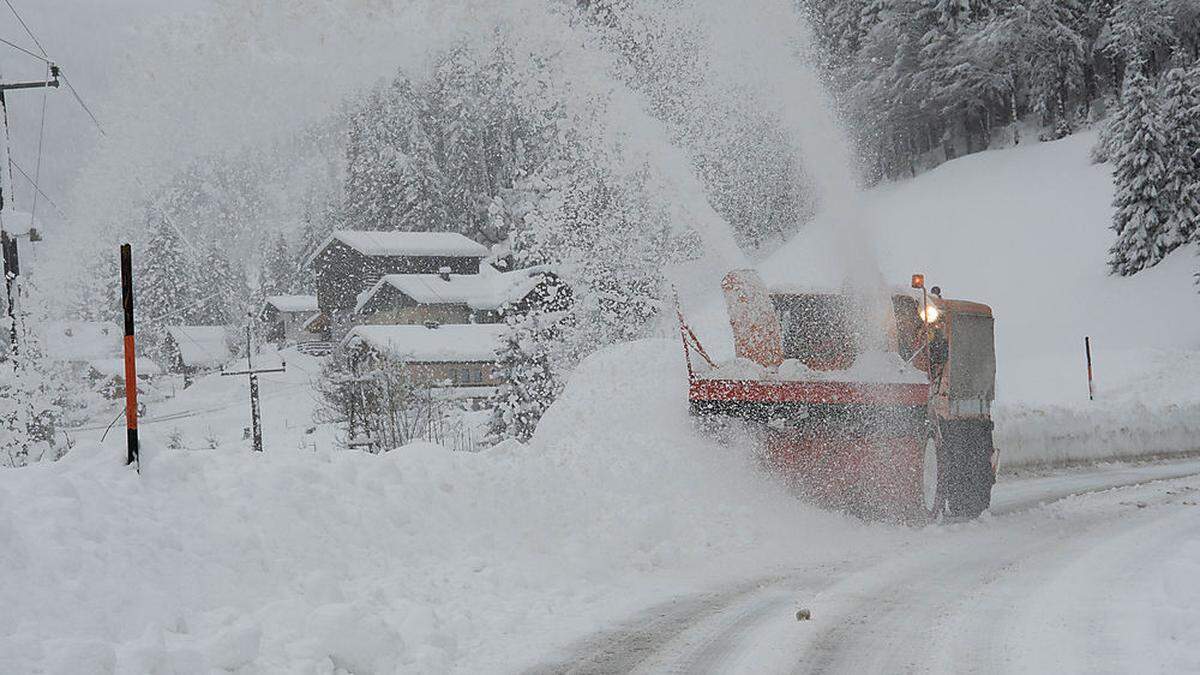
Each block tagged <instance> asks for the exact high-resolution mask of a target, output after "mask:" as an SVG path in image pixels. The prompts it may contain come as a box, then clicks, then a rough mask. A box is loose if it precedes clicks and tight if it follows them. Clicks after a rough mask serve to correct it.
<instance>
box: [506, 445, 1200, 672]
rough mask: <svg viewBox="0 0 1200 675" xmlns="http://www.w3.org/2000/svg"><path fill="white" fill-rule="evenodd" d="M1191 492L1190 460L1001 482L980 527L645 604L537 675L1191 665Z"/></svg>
mask: <svg viewBox="0 0 1200 675" xmlns="http://www.w3.org/2000/svg"><path fill="white" fill-rule="evenodd" d="M1197 502H1200V460H1188V461H1184V462H1173V463H1165V464H1147V465H1141V466H1107V467H1097V468H1094V469H1090V470H1087V471H1071V472H1065V473H1057V474H1053V475H1045V476H1035V477H1018V478H1012V479H1008V480H1005V481H1002V482H1001V483H1000V484H998V485H997V486H996V490H995V498H994V507H993V512H992V514H991V515H990V516H985V518H984V519H982V520H981V521H979V522H975V523H968V524H960V525H944V526H936V527H929V528H925V529H923V530H919V531H914V533H913V536H912V537H911V538H909V539H907V540H905V542H904V543H903V544H902V545H901V546H899V547H898V548H897V549H896V550H892V551H889V552H888V553H887V554H885V555H879V556H875V557H873V558H869V559H859V560H846V561H842V562H841V563H838V564H833V565H824V566H819V567H815V568H814V567H810V568H800V569H794V570H787V571H784V572H783V573H777V574H774V575H772V576H767V577H763V578H760V579H753V580H748V581H747V582H746V583H744V584H742V585H739V586H733V587H728V588H725V589H720V590H716V591H713V592H711V593H707V594H701V595H695V596H691V597H685V598H680V599H677V600H674V601H671V602H668V603H665V604H662V605H658V606H655V607H651V608H648V609H646V610H645V611H643V612H642V613H641V614H639V615H638V616H635V617H632V618H630V619H629V620H627V621H626V622H625V623H623V624H621V625H618V626H616V627H614V628H612V629H610V630H607V631H603V632H600V633H598V634H596V635H594V636H591V637H589V638H586V639H585V640H583V641H581V642H579V643H577V644H575V645H573V646H571V647H569V648H568V649H567V650H566V651H565V652H564V655H563V656H562V657H561V658H558V659H555V660H551V661H549V662H547V663H545V664H543V665H541V666H539V667H536V668H533V669H532V670H531V671H530V672H533V673H561V672H567V673H617V672H646V673H650V672H655V673H658V672H679V673H694V672H757V673H763V672H775V673H862V672H944V673H950V672H956V673H957V672H1030V671H1038V672H1061V671H1067V672H1083V671H1087V672H1129V671H1133V670H1136V671H1139V672H1157V671H1169V672H1179V671H1184V670H1196V669H1197V668H1200V661H1197V659H1198V658H1200V657H1198V656H1197V651H1196V647H1195V645H1196V638H1197V637H1200V633H1198V632H1197V629H1196V628H1194V627H1193V626H1194V625H1195V624H1196V619H1197V614H1196V613H1195V612H1196V610H1194V609H1192V608H1193V607H1195V600H1196V599H1197V595H1200V590H1198V589H1200V582H1197V581H1194V579H1195V578H1196V573H1197V571H1200V508H1198V507H1197ZM1189 560H1190V563H1189V562H1188V561H1189ZM801 607H803V608H807V609H809V610H811V612H812V620H811V621H803V622H799V621H797V620H796V611H797V609H799V608H801Z"/></svg>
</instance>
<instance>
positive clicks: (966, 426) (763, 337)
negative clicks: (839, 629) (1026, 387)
mask: <svg viewBox="0 0 1200 675" xmlns="http://www.w3.org/2000/svg"><path fill="white" fill-rule="evenodd" d="M722 288H723V290H724V292H725V303H726V309H727V311H728V314H729V323H730V327H731V328H732V329H733V335H734V348H735V350H734V351H735V355H736V356H735V358H734V359H733V360H732V361H728V362H725V363H717V362H715V361H713V359H711V358H710V357H709V355H708V353H707V352H706V351H705V349H704V347H703V346H702V345H701V344H700V340H699V339H698V338H697V337H696V335H695V333H694V332H693V331H692V329H691V328H690V327H689V326H688V324H687V322H686V321H685V320H684V317H683V314H682V311H680V312H679V325H680V333H681V335H682V338H683V346H684V357H685V360H686V362H687V368H688V383H689V384H688V398H689V400H690V404H691V412H692V414H693V415H696V416H701V417H703V418H705V419H706V420H709V421H716V420H722V419H726V418H733V419H737V420H741V421H743V422H744V423H746V424H748V425H749V426H750V427H751V428H752V429H753V431H754V435H755V437H757V438H759V439H761V442H762V448H763V456H764V458H765V461H766V462H767V464H768V465H769V466H770V468H771V469H772V470H773V471H774V472H775V473H777V475H779V476H781V477H782V478H784V479H785V480H786V481H787V482H788V483H789V484H790V485H791V486H793V487H794V488H795V489H796V490H797V491H798V492H799V493H800V494H801V495H803V496H804V497H806V498H808V499H810V500H812V501H814V502H816V503H818V504H820V505H822V506H826V507H830V508H835V509H840V510H844V511H846V512H849V513H853V514H855V515H858V516H861V517H864V518H871V519H886V520H897V521H904V522H920V521H924V520H926V519H928V518H929V517H931V516H934V517H936V516H939V515H946V516H950V517H956V518H974V517H976V516H978V515H979V514H980V513H982V512H983V511H984V510H986V509H987V507H988V504H989V502H990V499H991V488H992V484H993V482H994V480H995V466H996V460H995V458H996V451H995V449H994V448H993V446H992V421H991V403H992V400H993V398H994V392H995V371H996V360H995V350H994V345H993V330H992V312H991V309H990V308H989V307H987V306H986V305H982V304H979V303H974V302H966V301H961V300H946V299H943V298H942V297H941V294H940V291H939V290H938V289H937V288H936V287H934V288H933V289H932V295H933V296H934V297H932V298H931V297H929V295H928V294H927V293H926V291H925V288H924V277H923V276H922V275H914V277H913V289H914V290H913V291H909V290H907V289H904V290H900V291H896V292H893V293H891V294H890V297H887V298H885V299H883V300H880V299H878V298H870V297H866V296H858V295H854V294H848V293H841V292H814V291H812V290H805V289H797V288H783V287H780V288H773V289H768V288H767V287H766V286H765V285H764V284H763V282H762V280H761V279H760V278H759V276H758V274H757V273H755V272H754V271H752V270H735V271H733V272H730V273H729V274H728V275H726V277H725V279H724V281H723V282H722ZM918 290H919V291H920V294H919V295H918V294H917V292H916V291H918ZM693 354H695V355H696V356H698V357H699V359H698V362H695V363H694V362H693Z"/></svg>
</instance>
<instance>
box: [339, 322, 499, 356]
mask: <svg viewBox="0 0 1200 675" xmlns="http://www.w3.org/2000/svg"><path fill="white" fill-rule="evenodd" d="M503 331H504V325H503V324H494V323H484V324H480V323H471V324H447V325H442V326H438V327H437V328H427V327H425V326H357V327H355V328H354V329H353V330H351V331H350V333H349V334H348V335H346V338H345V340H343V341H342V344H343V345H346V346H351V347H352V346H356V345H360V344H363V345H366V346H368V347H370V348H372V349H374V350H376V351H378V352H380V353H383V354H387V355H389V356H392V357H395V358H396V359H398V360H401V361H407V362H411V363H450V362H470V361H476V362H479V361H484V362H491V361H495V360H496V350H497V349H498V348H499V346H500V336H501V335H502V333H503Z"/></svg>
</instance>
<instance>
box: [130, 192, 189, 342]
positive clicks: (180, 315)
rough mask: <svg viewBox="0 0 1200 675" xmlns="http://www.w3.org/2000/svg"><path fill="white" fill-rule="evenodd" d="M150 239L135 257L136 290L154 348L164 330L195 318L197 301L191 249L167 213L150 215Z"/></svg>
mask: <svg viewBox="0 0 1200 675" xmlns="http://www.w3.org/2000/svg"><path fill="white" fill-rule="evenodd" d="M149 219H150V222H149V228H150V238H149V241H147V242H146V246H145V248H144V249H143V251H141V253H140V255H139V256H138V257H137V258H136V259H135V261H134V264H135V266H136V272H135V274H134V290H135V292H136V293H137V304H136V307H137V311H138V319H139V322H140V323H141V324H142V326H143V327H144V329H143V330H142V331H141V332H142V334H143V335H145V336H146V337H147V342H148V343H149V346H151V347H152V348H154V347H157V345H158V343H159V341H160V340H161V339H162V336H163V329H165V328H166V327H167V326H170V325H175V324H186V323H191V322H193V321H194V319H195V311H196V301H197V300H198V299H199V298H197V297H196V295H195V294H194V290H195V287H194V285H193V283H192V282H193V280H194V278H193V277H192V269H193V266H194V263H193V256H192V255H191V251H190V250H189V249H188V248H187V247H186V246H187V245H186V244H185V243H184V240H183V238H182V237H181V236H180V234H179V232H178V231H177V230H176V228H175V227H174V226H173V225H172V224H171V222H170V220H169V219H168V217H167V216H166V215H165V214H163V213H155V212H151V213H150V215H149Z"/></svg>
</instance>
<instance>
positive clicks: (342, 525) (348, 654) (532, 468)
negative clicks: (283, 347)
mask: <svg viewBox="0 0 1200 675" xmlns="http://www.w3.org/2000/svg"><path fill="white" fill-rule="evenodd" d="M289 368H291V366H290V365H289ZM296 372H299V370H298V369H297V371H296ZM684 378H685V375H684V373H683V370H682V367H681V364H680V356H679V349H678V345H677V344H675V343H674V342H673V341H667V340H661V341H647V342H640V343H634V344H631V345H622V346H621V347H620V348H618V349H609V350H605V351H603V352H601V353H599V354H596V355H594V356H593V357H591V358H590V359H588V360H587V361H585V362H584V363H583V365H582V366H581V367H580V368H579V370H578V372H577V373H576V375H575V377H574V378H573V380H572V382H571V384H570V386H569V387H568V389H567V391H566V392H565V394H564V396H563V397H562V399H561V400H560V401H558V402H557V403H556V404H555V405H554V407H553V408H552V409H551V410H550V412H549V413H548V414H547V415H546V417H545V419H544V420H543V423H542V425H541V427H540V428H539V430H538V433H537V435H536V437H535V438H534V440H533V442H532V443H530V444H529V445H527V446H522V445H520V444H516V443H510V444H505V445H501V446H498V447H496V448H494V449H492V450H490V451H487V452H483V453H479V454H472V453H451V452H447V451H446V450H445V449H443V448H440V447H436V446H427V445H412V446H407V447H404V448H400V449H398V450H396V451H393V452H390V453H387V454H384V455H379V456H375V455H368V454H363V453H359V452H337V451H333V452H331V451H329V450H328V449H327V448H328V447H329V446H328V445H327V444H320V445H321V446H322V447H321V448H320V449H318V450H316V451H313V450H311V449H310V450H298V449H294V447H293V446H292V441H291V440H290V439H287V438H286V437H283V436H280V435H278V432H275V433H276V435H275V436H272V431H271V430H270V429H268V434H267V440H268V449H267V450H268V451H267V452H264V453H262V454H254V453H250V452H248V451H247V447H248V446H247V442H246V441H243V440H240V439H239V438H238V437H237V435H236V434H229V433H228V430H226V431H224V432H223V433H224V434H225V435H223V436H221V437H222V438H224V439H227V440H224V441H222V442H221V444H220V446H219V447H218V448H217V449H215V450H191V451H188V450H166V449H164V444H165V442H166V440H167V439H166V436H167V435H168V433H169V432H170V431H171V430H172V429H173V428H174V427H175V426H180V425H182V426H184V427H185V428H187V429H189V430H190V428H191V427H188V426H187V425H189V424H190V425H196V426H199V425H205V424H208V423H209V421H207V420H205V419H204V418H196V419H191V420H189V419H172V420H168V421H164V422H160V423H158V424H149V425H148V426H147V428H146V429H145V431H144V435H145V436H146V437H147V438H146V449H145V451H144V453H145V460H144V462H143V465H142V474H141V476H140V477H139V476H138V475H137V474H135V473H134V472H133V471H132V470H130V469H127V468H125V467H122V466H120V459H121V457H122V456H123V451H122V449H121V445H122V442H123V439H120V438H117V437H119V436H120V434H114V435H110V437H109V442H108V443H106V444H105V445H103V446H100V445H90V446H80V447H77V448H76V449H75V450H74V451H73V452H72V453H70V454H69V455H68V456H67V457H66V458H65V459H64V460H62V461H60V462H56V463H47V464H43V465H37V466H32V467H28V468H26V469H22V470H19V471H16V470H14V471H4V472H0V569H3V570H4V575H2V576H0V607H3V608H4V611H3V612H0V672H35V671H38V670H39V669H46V670H47V671H49V672H72V673H81V672H109V671H112V670H114V669H115V671H116V672H122V673H142V672H207V671H208V670H210V669H221V668H226V669H237V668H239V667H248V668H249V670H251V671H272V672H325V673H328V672H332V671H333V669H334V668H343V669H345V670H348V671H352V672H360V673H361V672H395V671H397V670H400V671H404V672H439V671H444V670H447V669H454V670H459V671H462V672H479V671H481V670H489V671H494V670H497V669H505V666H507V667H508V668H511V667H515V666H519V665H521V664H522V663H524V662H526V661H528V660H531V659H536V658H538V655H539V654H540V650H542V649H544V648H545V646H546V645H550V644H554V643H555V642H561V641H562V640H563V639H565V638H564V636H565V637H570V636H573V635H577V634H583V633H586V632H588V631H590V630H591V629H593V628H594V627H595V626H596V625H599V624H600V623H602V622H604V621H607V620H611V619H613V618H614V617H617V616H620V615H621V614H623V613H625V612H629V611H633V610H634V609H637V608H639V607H641V606H643V605H644V604H646V603H647V602H648V599H650V600H656V599H658V598H661V597H663V596H666V595H670V594H671V593H677V592H684V591H688V590H695V589H696V588H702V587H704V586H705V585H707V584H712V583H715V582H718V581H720V580H722V579H733V578H738V577H739V576H740V577H742V578H744V577H747V576H753V575H761V574H769V573H770V572H771V569H772V567H773V566H779V565H781V564H784V563H795V562H798V561H820V560H822V559H830V558H833V557H837V556H844V555H851V554H852V553H853V552H854V551H855V550H856V549H857V550H868V549H870V550H874V548H875V547H877V546H880V545H883V543H884V542H886V541H887V539H888V537H889V534H888V533H889V532H894V531H893V530H889V529H888V528H884V527H882V526H866V525H862V524H859V523H856V522H854V521H851V520H848V519H846V518H843V517H841V516H838V515H834V514H828V513H823V512H818V511H815V510H813V509H810V508H808V507H805V506H803V505H801V504H799V503H798V502H797V501H796V500H795V499H793V498H791V497H790V496H788V495H786V494H784V493H783V492H782V491H781V490H780V489H779V488H778V487H777V486H775V485H774V484H773V483H772V482H771V481H769V480H766V479H765V477H763V476H761V475H759V473H758V471H757V469H756V468H755V466H756V465H755V463H754V461H753V458H752V457H751V456H750V454H749V453H748V452H747V451H746V450H745V449H743V448H738V447H720V446H718V445H717V444H716V443H714V442H712V441H708V440H705V439H703V438H702V437H700V436H698V435H697V434H695V433H694V432H693V431H692V429H691V425H690V421H689V419H688V417H687V412H686V403H685V400H684V398H683V397H682V396H681V395H680V393H681V392H682V391H683V390H684V387H685V380H684ZM229 381H240V378H236V379H235V378H220V377H219V376H211V377H209V378H206V379H205V380H203V381H201V382H199V383H197V384H196V385H195V387H198V388H201V389H195V390H194V391H193V390H191V389H190V390H189V391H188V392H186V393H185V394H184V396H183V397H181V398H187V399H190V400H191V402H192V403H193V404H199V403H200V402H201V401H202V399H203V398H204V397H205V396H206V395H207V396H213V397H220V398H222V399H225V400H224V401H217V402H230V401H229V395H228V394H229V392H225V391H218V388H219V387H224V386H226V385H224V384H223V383H224V382H229ZM205 386H209V387H213V389H212V390H211V391H208V392H207V394H206V393H205V390H204V389H202V388H203V387H205ZM242 386H243V387H244V382H243V383H242ZM288 386H290V385H288V384H286V383H282V382H281V383H273V384H272V383H264V385H263V390H264V396H266V397H268V400H274V401H275V405H274V411H275V412H274V415H273V416H275V417H278V416H279V411H281V410H283V409H284V408H286V407H290V406H295V407H296V408H302V407H303V406H305V405H308V403H307V402H306V398H307V397H308V396H309V395H310V394H309V392H308V391H305V390H302V389H300V388H293V389H291V390H288V389H286V388H285V387H288ZM242 393H244V390H243V391H241V392H238V396H237V399H239V401H238V402H239V403H241V401H240V399H241V394H242ZM272 397H274V398H273V399H272ZM243 405H244V404H243ZM268 410H270V408H268ZM234 414H235V413H232V412H231V413H230V415H231V417H230V419H229V420H228V422H229V424H228V425H227V426H229V427H231V429H232V430H240V423H239V422H240V421H235V420H234V419H232V415H234ZM242 414H243V415H244V412H243V413H242ZM269 416H271V414H269ZM680 570H686V573H685V574H679V571H680ZM485 645H486V647H485Z"/></svg>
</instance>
